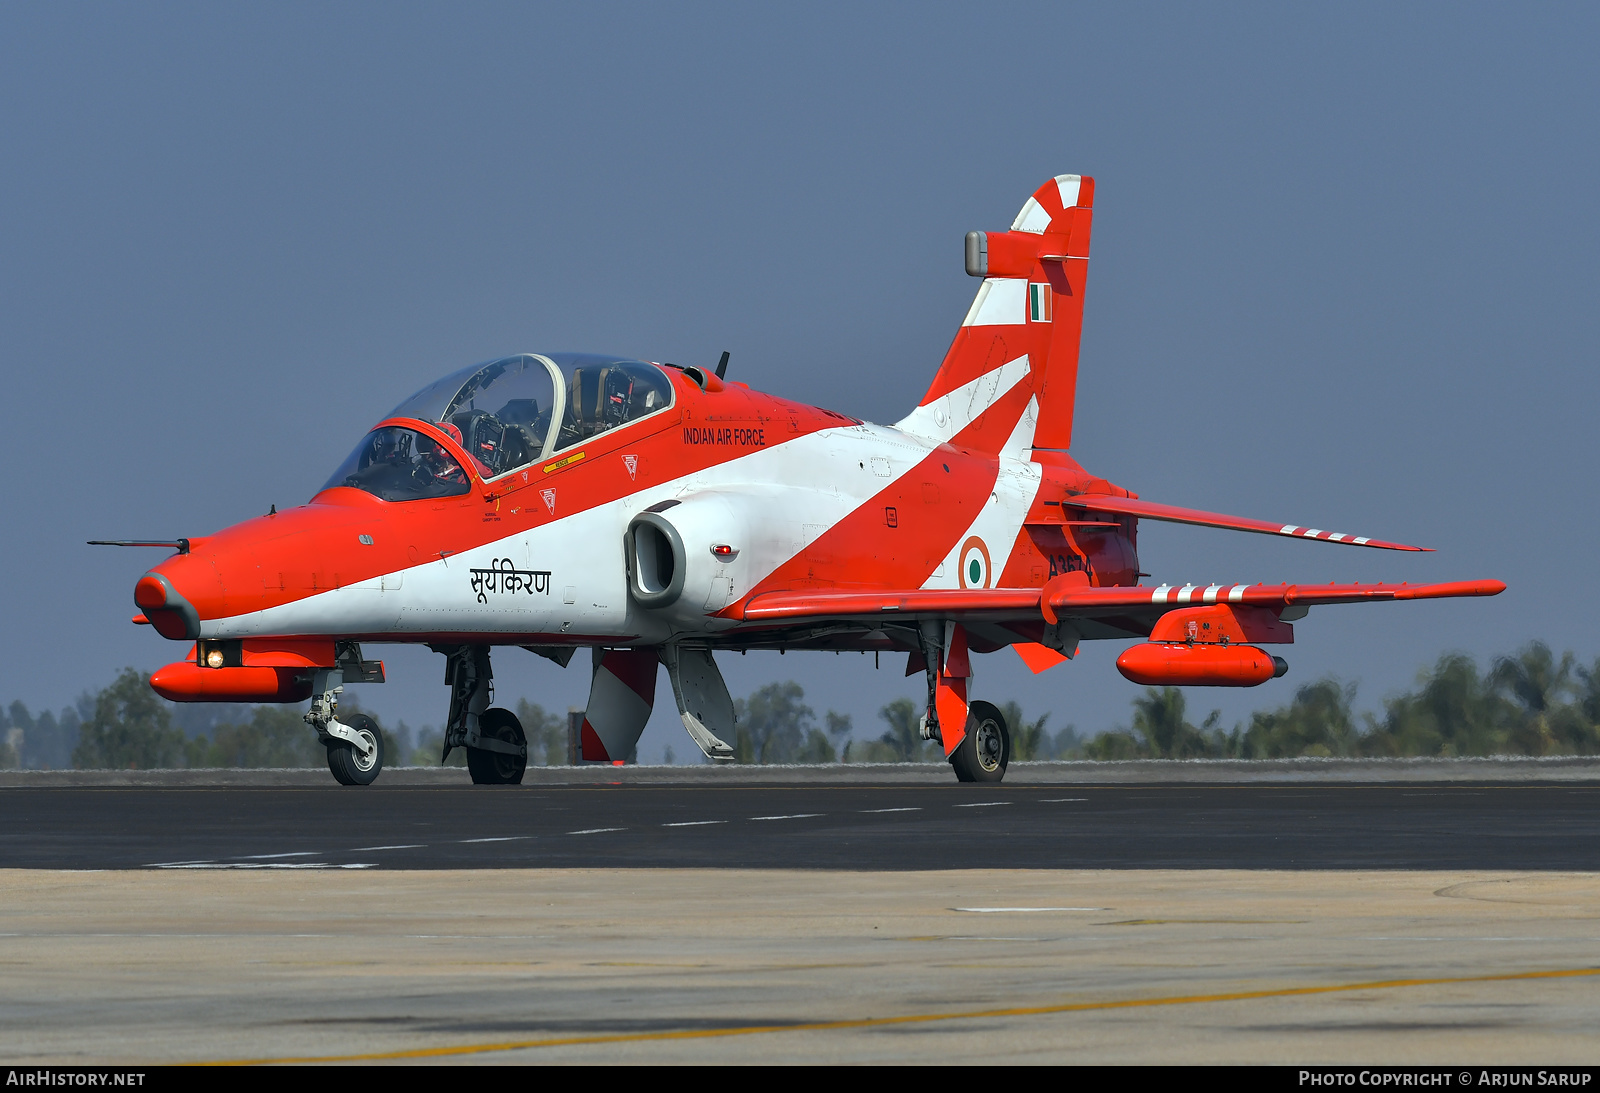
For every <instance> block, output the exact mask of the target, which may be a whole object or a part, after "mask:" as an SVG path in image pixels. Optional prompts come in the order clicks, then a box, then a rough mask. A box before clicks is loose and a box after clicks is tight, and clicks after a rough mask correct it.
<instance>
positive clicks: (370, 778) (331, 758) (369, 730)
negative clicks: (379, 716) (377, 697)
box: [328, 713, 383, 786]
mask: <svg viewBox="0 0 1600 1093" xmlns="http://www.w3.org/2000/svg"><path fill="white" fill-rule="evenodd" d="M339 720H340V721H341V722H342V723H344V724H346V725H349V726H350V727H351V728H352V729H354V730H356V732H358V733H360V734H361V735H362V736H364V737H366V738H367V739H368V740H371V741H372V747H373V750H372V758H371V759H370V760H368V759H367V757H366V756H364V755H362V754H361V753H360V752H358V751H356V749H355V748H352V747H351V746H350V745H349V744H346V743H345V742H344V741H343V740H336V741H334V742H333V743H332V744H329V745H328V770H329V771H330V772H331V773H332V774H333V776H334V778H335V779H336V780H337V781H338V782H339V784H340V785H342V786H370V785H371V784H372V783H373V782H375V781H377V779H378V775H379V774H381V773H383V733H381V732H379V731H378V723H377V722H376V721H374V720H372V718H370V717H368V716H367V715H366V714H364V713H357V714H351V715H350V716H349V717H342V718H340V719H339Z"/></svg>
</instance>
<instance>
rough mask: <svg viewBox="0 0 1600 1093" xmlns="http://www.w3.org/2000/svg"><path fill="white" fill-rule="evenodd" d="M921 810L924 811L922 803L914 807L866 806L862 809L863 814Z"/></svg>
mask: <svg viewBox="0 0 1600 1093" xmlns="http://www.w3.org/2000/svg"><path fill="white" fill-rule="evenodd" d="M921 811H922V807H921V806H920V805H918V806H916V807H913V808H864V809H862V810H861V814H862V815H863V816H870V815H872V814H873V813H874V812H921Z"/></svg>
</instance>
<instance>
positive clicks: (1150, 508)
mask: <svg viewBox="0 0 1600 1093" xmlns="http://www.w3.org/2000/svg"><path fill="white" fill-rule="evenodd" d="M1047 504H1051V505H1061V506H1062V508H1063V510H1066V509H1080V510H1083V511H1085V512H1110V513H1117V514H1119V515H1124V516H1138V517H1140V518H1141V519H1145V520H1166V521H1168V522H1169V523H1174V524H1198V525H1199V526H1201V527H1208V528H1227V529H1228V530H1229V531H1254V532H1258V533H1260V534H1262V535H1287V536H1290V537H1291V538H1294V539H1315V540H1316V541H1318V542H1320V543H1343V544H1346V545H1348V546H1364V547H1377V548H1378V549H1380V550H1413V551H1427V550H1432V549H1433V548H1432V547H1418V546H1407V545H1406V544H1404V543H1390V542H1385V541H1384V540H1382V539H1373V538H1370V537H1368V536H1365V535H1348V534H1346V533H1345V532H1342V531H1324V530H1322V529H1321V528H1308V527H1303V526H1301V525H1299V524H1277V523H1273V522H1271V521H1269V520H1252V519H1250V518H1248V517H1245V516H1225V515H1223V514H1222V513H1220V512H1203V511H1201V510H1200V509H1186V508H1180V507H1179V506H1177V505H1160V504H1157V503H1156V502H1154V501H1140V500H1138V499H1137V498H1133V497H1107V496H1101V495H1099V494H1094V495H1087V494H1080V495H1078V496H1077V497H1068V498H1066V499H1064V500H1062V501H1050V502H1047Z"/></svg>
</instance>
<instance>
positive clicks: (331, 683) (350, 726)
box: [305, 668, 383, 786]
mask: <svg viewBox="0 0 1600 1093" xmlns="http://www.w3.org/2000/svg"><path fill="white" fill-rule="evenodd" d="M343 690H344V671H343V670H342V669H338V668H333V669H328V668H319V669H318V670H317V674H316V677H315V679H314V681H313V682H312V685H311V709H309V710H307V711H306V717H305V720H306V724H307V725H310V726H311V727H312V729H314V730H315V731H316V734H317V739H318V740H319V741H320V742H321V743H322V746H323V747H325V748H327V749H328V770H329V772H330V773H331V774H332V775H333V776H334V778H335V779H337V780H338V782H339V784H340V785H346V786H370V785H371V784H372V783H373V782H375V781H377V779H378V775H379V774H380V773H381V772H382V770H383V734H382V733H381V732H379V731H378V723H377V722H376V721H374V720H373V719H372V718H370V717H368V716H367V715H366V714H362V713H358V714H350V715H349V716H347V717H346V718H345V719H344V720H343V721H341V720H339V718H338V711H339V692H341V691H343Z"/></svg>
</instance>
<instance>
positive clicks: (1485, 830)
mask: <svg viewBox="0 0 1600 1093" xmlns="http://www.w3.org/2000/svg"><path fill="white" fill-rule="evenodd" d="M625 867H654V868H661V867H667V868H680V869H681V868H712V869H758V870H759V869H811V870H857V871H866V870H890V871H896V870H945V869H1007V868H1012V869H1015V868H1047V869H1167V868H1179V869H1320V870H1329V869H1334V870H1339V869H1345V870H1353V869H1476V870H1485V869H1516V870H1569V871H1595V870H1600V785H1589V784H1572V783H1566V784H1556V783H1550V784H1537V783H1536V784H1529V783H1518V784H1509V785H1495V784H1482V783H1477V784H1470V785H1445V784H1439V783H1419V784H1413V785H1406V784H1393V783H1386V784H1366V785H1363V784H1333V785H1305V784H1296V785H1260V784H1253V785H1242V784H1241V785H1228V784H1202V785H1196V784H1182V785H1172V784H1166V785H1161V784H1150V785H1066V784H1063V785H1001V786H995V787H980V786H961V785H906V784H891V785H870V784H859V783H853V784H842V785H826V784H814V783H801V784H795V783H784V784H772V785H760V784H748V783H746V784H739V785H726V786H716V785H707V784H704V783H700V784H692V785H668V784H618V785H595V784H584V785H567V786H553V785H541V786H521V787H472V786H383V785H381V784H380V785H377V786H372V787H368V788H365V789H347V788H342V787H338V786H334V785H328V786H325V787H323V786H304V787H293V786H290V787H283V786H270V787H248V786H246V787H240V786H229V787H212V788H197V787H186V788H153V787H125V788H85V787H72V788H27V789H5V790H0V868H12V869H15V868H33V869H149V868H154V869H184V870H208V869H316V868H322V869H337V868H343V869H383V870H419V869H420V870H438V869H529V868H534V869H539V868H625Z"/></svg>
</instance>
